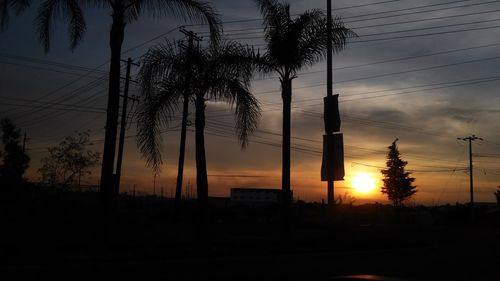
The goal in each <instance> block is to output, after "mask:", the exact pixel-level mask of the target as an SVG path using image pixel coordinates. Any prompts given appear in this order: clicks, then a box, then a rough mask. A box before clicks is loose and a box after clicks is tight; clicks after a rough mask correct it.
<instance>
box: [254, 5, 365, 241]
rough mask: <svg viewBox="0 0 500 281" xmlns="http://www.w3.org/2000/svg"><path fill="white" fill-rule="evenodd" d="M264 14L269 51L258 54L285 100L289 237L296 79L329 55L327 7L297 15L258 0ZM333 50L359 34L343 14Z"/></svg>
mask: <svg viewBox="0 0 500 281" xmlns="http://www.w3.org/2000/svg"><path fill="white" fill-rule="evenodd" d="M255 2H256V3H257V5H258V7H259V9H260V12H261V14H262V17H263V18H264V31H265V40H266V52H265V53H264V55H262V56H260V57H258V58H257V60H256V61H257V62H258V66H259V68H260V71H261V72H262V73H264V74H270V73H274V72H276V73H278V75H279V78H280V83H281V98H282V100H283V146H282V150H283V152H282V153H283V155H282V184H281V187H282V191H283V197H284V198H285V199H284V200H283V229H282V239H284V240H287V239H288V238H289V228H290V204H291V196H290V194H291V193H290V122H291V104H292V80H293V79H294V78H296V77H297V74H298V72H299V71H301V70H303V69H304V68H307V67H310V66H312V65H314V64H315V63H317V62H319V61H321V60H322V59H323V58H324V57H326V54H327V50H326V45H327V20H326V16H325V14H324V13H323V11H321V10H319V9H314V10H309V11H306V12H304V13H302V14H299V15H297V16H295V17H292V15H291V14H290V5H289V4H288V3H284V2H283V3H282V2H278V1H276V0H256V1H255ZM332 22H333V26H332V32H333V36H332V38H333V42H332V43H333V51H334V52H335V53H337V52H340V51H342V50H343V49H344V47H345V45H346V43H347V39H348V38H351V37H355V36H356V34H355V33H354V32H352V31H351V30H350V29H348V28H346V27H344V24H343V22H342V20H341V19H340V18H338V17H337V18H335V19H334V20H333V21H332Z"/></svg>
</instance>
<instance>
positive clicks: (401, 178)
mask: <svg viewBox="0 0 500 281" xmlns="http://www.w3.org/2000/svg"><path fill="white" fill-rule="evenodd" d="M397 141H398V139H395V140H394V142H393V143H392V145H391V146H389V147H388V148H389V153H388V154H387V162H386V166H387V169H385V170H382V174H383V175H384V179H383V181H384V186H383V187H382V193H384V194H387V196H388V198H389V200H391V201H392V203H393V204H394V206H396V207H399V206H402V204H403V201H404V200H406V199H408V198H409V197H411V196H412V195H413V194H415V193H416V192H417V190H416V186H413V185H412V183H413V182H414V181H415V178H412V177H410V174H411V173H409V172H405V166H406V165H407V164H408V162H407V161H403V160H402V159H401V156H400V153H399V150H398V147H397V145H396V142H397Z"/></svg>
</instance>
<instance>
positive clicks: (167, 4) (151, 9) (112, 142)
mask: <svg viewBox="0 0 500 281" xmlns="http://www.w3.org/2000/svg"><path fill="white" fill-rule="evenodd" d="M3 1H6V0H3ZM11 1H26V0H11ZM85 6H95V7H99V8H107V9H108V10H110V11H111V13H112V14H111V17H112V23H111V31H110V34H109V45H110V49H111V59H110V68H109V69H110V70H109V88H108V105H107V115H106V131H105V137H104V150H103V159H102V168H101V183H100V186H101V189H100V190H101V199H102V203H103V206H104V207H106V208H109V207H110V206H111V204H112V200H113V199H114V194H116V191H114V190H113V166H114V158H115V147H116V133H117V127H118V107H119V98H120V60H121V51H122V43H123V40H124V38H125V27H126V25H127V24H131V23H132V22H134V21H136V20H138V19H139V17H140V16H142V15H143V14H144V13H146V14H147V15H149V16H153V17H167V16H173V17H176V18H181V19H193V20H196V21H197V22H202V23H208V26H209V28H210V31H211V32H212V33H211V34H212V39H216V38H217V36H218V35H217V34H218V31H219V28H220V21H219V19H218V15H217V13H216V11H215V10H214V8H212V7H211V6H210V5H209V4H208V3H207V2H202V1H196V0H58V1H54V0H45V1H44V2H43V3H42V4H41V5H40V7H39V9H38V16H37V18H36V21H35V22H36V25H37V28H38V33H39V40H40V42H41V43H42V44H43V46H44V48H45V51H48V50H49V47H50V39H51V36H52V29H53V27H54V25H55V22H56V20H58V19H59V18H60V19H63V20H66V21H68V22H69V36H70V41H71V48H72V49H74V48H75V47H76V46H77V45H78V43H79V42H80V41H81V39H82V38H83V35H84V33H85V30H86V23H85V18H84V15H83V10H82V7H85Z"/></svg>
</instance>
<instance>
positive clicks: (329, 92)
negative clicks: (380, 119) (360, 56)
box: [326, 0, 335, 206]
mask: <svg viewBox="0 0 500 281" xmlns="http://www.w3.org/2000/svg"><path fill="white" fill-rule="evenodd" d="M326 24H327V27H326V33H327V35H326V40H327V42H326V50H327V54H326V73H327V74H326V96H327V97H328V98H331V97H332V96H333V62H332V60H333V58H332V56H333V54H332V52H333V46H332V0H327V3H326ZM326 134H327V135H330V134H332V132H328V131H327V132H326ZM329 164H330V161H328V164H327V165H328V168H327V169H328V170H330V169H331V167H329V166H330V165H329ZM327 183H328V184H327V185H328V191H327V194H328V205H330V206H331V205H335V194H334V182H333V179H328V181H327Z"/></svg>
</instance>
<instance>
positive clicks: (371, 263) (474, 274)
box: [0, 187, 500, 281]
mask: <svg viewBox="0 0 500 281" xmlns="http://www.w3.org/2000/svg"><path fill="white" fill-rule="evenodd" d="M97 199H98V197H97V194H95V193H78V192H63V191H51V190H40V189H38V188H34V187H26V188H24V189H20V190H16V191H15V192H14V191H9V192H4V191H2V192H1V197H0V204H1V205H0V212H1V213H0V260H1V264H0V280H102V279H108V280H132V279H135V280H331V279H332V278H334V277H335V276H339V275H352V274H370V275H379V276H390V277H396V278H400V279H398V280H478V281H481V280H492V281H499V280H500V210H499V209H498V208H495V207H491V206H478V207H476V208H474V209H473V210H472V211H471V209H470V208H468V207H467V206H462V205H458V206H442V207H434V208H425V207H417V208H408V209H404V210H398V211H395V210H393V209H392V208H391V207H390V206H382V205H363V206H338V207H337V208H336V209H334V210H328V209H327V208H326V207H325V206H322V205H315V204H304V203H303V204H295V205H294V229H293V230H294V231H293V233H294V235H293V239H292V241H291V242H289V243H286V244H283V243H281V242H280V241H279V209H278V208H277V207H276V206H260V207H244V206H231V205H230V204H228V203H227V202H224V201H222V200H213V202H212V209H211V213H210V217H211V224H210V234H211V235H210V239H209V241H210V242H209V247H208V249H203V250H200V248H199V247H198V244H197V242H196V241H197V239H196V235H195V234H196V224H195V223H194V222H195V216H194V210H195V205H194V202H185V204H184V206H183V215H182V217H181V219H180V222H178V223H173V221H172V216H171V214H172V205H171V203H172V202H170V201H169V200H167V199H163V198H155V197H142V198H132V197H127V196H123V197H122V198H120V201H119V206H118V212H117V214H116V216H115V219H114V222H113V224H112V227H111V229H110V230H109V231H103V228H102V227H100V226H99V224H96V221H98V220H99V212H98V208H97V202H98V201H97ZM384 280H385V279H384Z"/></svg>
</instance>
